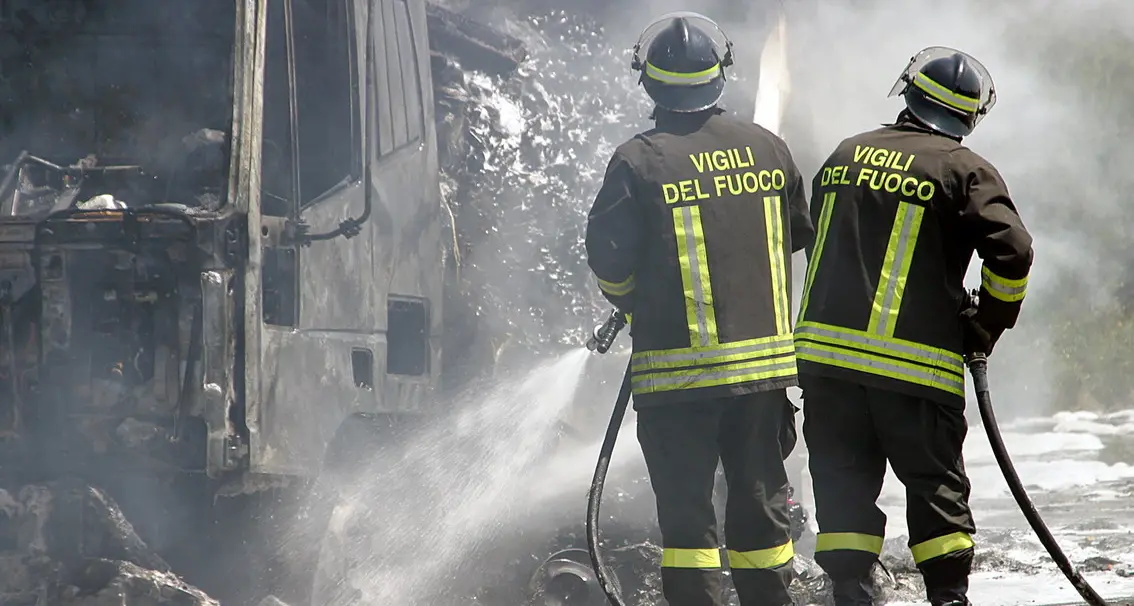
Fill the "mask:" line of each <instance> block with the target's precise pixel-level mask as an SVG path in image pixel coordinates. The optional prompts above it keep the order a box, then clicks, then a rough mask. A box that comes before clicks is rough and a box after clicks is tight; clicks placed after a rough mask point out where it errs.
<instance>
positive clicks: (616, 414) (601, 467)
mask: <svg viewBox="0 0 1134 606" xmlns="http://www.w3.org/2000/svg"><path fill="white" fill-rule="evenodd" d="M625 326H626V315H625V314H623V313H622V312H620V311H618V310H614V311H612V312H610V317H609V318H608V319H607V321H606V322H605V323H604V324H601V325H599V326H597V327H595V330H594V333H593V334H592V336H591V338H590V339H588V340H587V349H589V350H591V351H596V352H598V353H600V354H601V353H606V352H607V351H610V346H611V345H613V344H614V339H615V338H616V337H618V333H619V332H620V331H621V330H622V328H623V327H625ZM629 404H630V365H629V363H627V365H626V372H625V373H623V375H622V387H621V388H619V390H618V399H617V400H615V401H614V410H613V411H612V412H611V413H610V423H609V424H608V425H607V426H606V436H605V437H604V438H603V440H602V447H601V448H600V449H599V456H598V463H597V464H596V465H595V475H594V478H592V479H591V490H590V492H589V493H588V495H587V551H588V552H589V554H590V556H591V566H593V567H594V570H595V576H596V577H597V580H598V583H599V587H600V588H602V592H603V594H605V595H606V599H607V601H608V602H610V603H611V604H612V605H613V606H626V601H625V600H623V599H622V591H621V589H620V587H619V585H618V581H617V579H616V578H615V576H614V574H613V573H612V572H611V571H610V569H609V568H608V567H607V566H606V564H605V563H604V562H603V561H602V552H601V550H600V548H599V536H598V520H599V508H600V507H601V506H602V489H603V486H604V485H605V484H606V472H607V470H608V469H609V468H610V457H611V455H612V454H613V453H614V445H615V443H616V442H617V441H618V432H619V430H620V429H622V419H623V418H624V417H625V416H626V406H627V405H629Z"/></svg>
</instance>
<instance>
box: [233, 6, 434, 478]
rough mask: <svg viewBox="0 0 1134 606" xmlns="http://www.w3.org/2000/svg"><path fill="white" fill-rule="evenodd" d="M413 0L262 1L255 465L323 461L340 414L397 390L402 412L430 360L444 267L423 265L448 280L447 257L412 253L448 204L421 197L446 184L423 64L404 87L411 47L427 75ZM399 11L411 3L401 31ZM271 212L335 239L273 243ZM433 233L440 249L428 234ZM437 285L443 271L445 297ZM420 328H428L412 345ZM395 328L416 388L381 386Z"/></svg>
mask: <svg viewBox="0 0 1134 606" xmlns="http://www.w3.org/2000/svg"><path fill="white" fill-rule="evenodd" d="M412 4H419V2H416V1H415V2H410V3H407V2H406V0H269V2H268V14H267V33H266V39H267V42H266V48H265V56H264V62H265V63H264V96H263V99H264V101H263V129H262V132H263V143H262V150H261V162H262V177H261V196H260V201H261V202H260V203H261V208H262V213H263V215H264V216H265V217H267V219H266V220H265V226H266V228H265V230H264V231H262V234H263V233H266V234H268V235H267V236H266V237H265V240H266V242H265V245H264V247H263V249H262V255H263V260H262V280H261V284H262V287H261V291H262V300H263V303H262V311H261V314H260V315H261V317H260V318H256V319H254V321H255V322H257V323H258V324H259V325H260V327H261V333H260V342H259V348H258V349H259V359H260V366H259V368H260V372H259V375H258V376H256V377H253V376H251V375H252V374H253V373H252V372H251V371H249V372H248V375H249V376H247V377H246V394H247V396H248V403H249V406H248V407H247V409H248V418H247V419H246V421H247V424H248V427H249V430H250V434H251V435H250V449H251V451H250V460H251V467H252V470H253V471H256V472H262V473H287V474H293V473H294V474H304V475H306V474H310V473H313V472H315V471H317V470H318V468H319V465H320V463H321V461H322V456H323V453H324V451H325V448H326V445H327V444H328V443H329V442H330V440H331V438H332V437H333V435H334V433H335V431H336V430H337V429H338V427H339V425H340V424H341V423H342V422H343V421H344V420H345V419H346V418H348V417H349V416H350V415H352V414H354V413H359V412H378V411H380V410H384V409H385V408H386V407H388V406H389V404H388V403H389V402H391V401H390V400H389V398H388V397H387V395H388V394H387V392H389V390H391V389H394V395H395V396H396V397H397V398H398V399H400V401H401V402H403V403H406V405H399V404H397V401H394V403H393V406H394V408H395V409H398V410H400V409H405V408H407V407H408V408H412V403H413V402H416V401H420V400H421V399H422V398H421V394H422V390H423V389H425V388H427V387H428V385H429V382H430V379H431V376H432V374H433V371H434V368H435V366H436V365H435V364H433V363H432V358H433V353H434V349H436V348H435V347H431V346H430V344H429V339H428V337H429V336H430V335H431V334H433V333H434V331H432V330H431V329H430V326H431V324H432V323H433V322H432V314H431V299H432V298H433V294H432V292H431V289H432V286H430V285H431V284H432V283H433V280H432V279H431V278H429V277H427V276H426V275H425V274H423V272H422V270H421V264H422V262H423V261H424V262H428V263H430V264H432V263H433V262H434V261H436V270H435V271H434V270H432V269H431V270H430V271H429V272H426V273H427V274H429V275H430V276H431V275H432V274H433V273H436V274H437V275H438V276H439V275H440V263H439V262H440V257H439V256H437V257H430V255H428V254H426V255H424V257H423V256H422V255H419V254H417V253H416V251H417V250H418V249H419V248H424V249H431V248H439V246H436V244H437V243H438V242H439V235H438V234H439V231H438V226H437V225H436V223H437V219H438V217H436V216H434V215H436V214H437V213H438V212H439V204H434V207H435V208H437V209H438V210H435V211H433V212H424V213H423V212H422V211H421V210H420V209H422V208H424V207H426V206H427V205H428V200H426V196H425V194H424V193H423V192H425V191H428V188H429V187H431V186H432V188H433V190H434V191H437V178H438V177H437V172H436V158H435V153H434V152H431V151H429V152H427V151H426V149H427V148H428V149H430V150H431V149H432V147H433V141H432V124H431V112H426V110H425V108H426V107H427V106H426V102H427V101H429V100H430V99H431V95H428V94H426V93H425V91H424V90H423V89H424V87H423V86H422V84H423V83H424V85H425V87H428V85H429V81H428V79H424V80H423V78H422V77H421V76H422V72H421V70H420V69H419V71H418V73H416V74H411V76H412V78H411V79H412V84H411V85H409V86H401V83H402V81H403V79H402V77H401V76H402V69H401V67H402V64H403V59H402V57H403V56H404V58H405V60H406V61H405V62H406V63H407V64H408V65H410V66H411V67H412V66H418V67H419V68H420V67H424V69H425V70H427V69H428V65H427V64H426V65H425V66H420V58H421V56H422V54H421V52H420V51H421V50H422V49H425V52H427V48H428V47H427V46H418V45H417V44H415V41H414V40H413V38H412V37H411V36H410V33H411V32H410V29H411V28H410V25H411V24H410V20H409V14H410V11H409V7H410V6H411V5H412ZM398 5H401V6H402V7H404V8H405V10H404V11H403V13H402V14H403V15H405V17H404V19H403V23H404V29H405V32H404V33H403V32H402V31H401V29H402V27H401V26H400V25H399V22H398V15H399V13H398V11H397V10H396V9H397V8H398ZM420 8H421V10H420V12H421V15H422V16H421V21H420V22H419V23H420V25H421V32H420V35H421V38H420V42H421V43H422V45H424V44H425V43H426V40H425V38H424V36H425V32H424V5H423V4H422V5H421V7H420ZM387 16H388V17H389V21H390V23H387V19H386V18H387ZM387 28H388V29H387ZM375 30H377V31H378V32H381V33H378V34H372V33H371V32H373V31H375ZM403 40H405V41H406V42H405V47H404V49H403V48H401V47H400V46H399V43H400V42H402V41H403ZM391 51H393V53H392V55H391V54H390V53H391ZM399 53H404V55H403V54H399ZM425 56H426V57H427V56H428V55H427V54H426V55H425ZM388 58H389V59H390V60H388ZM391 70H394V71H391ZM424 73H425V74H426V78H427V77H428V72H427V71H425V72H424ZM395 75H396V76H397V78H396V79H397V82H398V84H399V87H398V88H396V89H395V88H394V87H393V81H394V79H395V78H394V76H395ZM395 90H396V94H397V95H398V96H397V97H396V99H394V98H393V95H392V93H393V92H394V91H395ZM387 100H389V101H390V102H388V103H387ZM411 116H412V117H413V119H411V118H410V117H411ZM427 119H428V120H430V122H427ZM410 123H413V125H414V126H413V127H412V128H410V127H409V126H408V125H409V124H410ZM427 124H428V126H429V128H428V129H427V128H426V125H427ZM430 158H432V162H433V164H432V167H430V166H429V163H428V161H429V159H430ZM429 173H432V174H429ZM431 184H432V185H431ZM432 199H433V201H434V202H437V199H436V194H434V195H433V196H432ZM272 217H278V218H286V219H287V220H288V221H289V222H291V223H292V224H293V225H295V224H298V225H301V226H303V229H304V230H306V232H307V234H309V235H316V236H319V235H326V236H328V237H326V238H321V237H316V238H314V239H311V240H310V241H308V242H303V240H302V238H301V239H300V241H299V242H295V241H288V240H287V239H286V238H279V237H274V235H275V234H272V229H271V228H269V227H267V226H268V225H269V224H271V223H272V221H271V218H272ZM359 217H365V218H366V219H367V220H366V221H365V222H362V223H361V224H360V225H356V227H357V228H356V229H353V230H348V232H347V233H341V231H342V230H341V229H340V227H341V226H342V225H343V222H344V221H346V220H348V219H353V218H359ZM278 223H279V222H278V221H276V224H277V225H278ZM414 226H417V227H416V230H415V231H414ZM407 227H409V228H410V229H411V231H408V232H407V229H406V228H407ZM348 236H349V237H348ZM411 238H412V239H413V240H412V242H411V244H412V246H408V247H407V246H406V242H407V241H409V240H408V239H411ZM403 239H406V240H403ZM429 240H432V241H433V242H434V246H433V247H430V246H429V244H428V243H422V241H429ZM439 252H440V251H438V254H439ZM439 292H440V285H439V280H438V281H437V298H438V300H439V296H440V295H439ZM387 295H391V296H389V297H388V296H387ZM394 295H397V296H394ZM390 318H393V320H390ZM248 320H249V321H253V319H252V318H248ZM403 333H408V336H403ZM419 333H424V337H419V338H416V339H415V338H414V335H417V334H419ZM388 337H394V338H396V340H397V341H398V343H397V344H398V345H399V346H400V347H402V348H403V349H405V350H406V352H408V355H404V356H403V355H399V356H397V357H398V360H399V362H398V363H399V364H401V365H402V366H398V365H397V364H395V365H393V366H394V368H392V370H395V371H399V372H403V373H406V374H407V375H408V376H409V381H408V382H409V385H410V386H409V387H408V388H400V387H393V386H394V385H396V384H398V383H399V382H398V381H393V382H389V381H386V380H385V375H386V374H387V373H388V372H389V371H390V370H391V368H390V366H391V365H388V364H387V363H386V357H387V350H388V349H389V347H390V343H389V339H388ZM423 341H424V342H425V345H424V346H418V347H414V344H415V343H421V342H423ZM403 342H405V343H408V345H407V344H404V343H403ZM415 353H416V354H417V355H416V358H419V360H415V355H414V354H415ZM253 381H258V384H257V385H253V384H252V382H253ZM256 393H258V394H259V397H258V400H254V397H255V394H256Z"/></svg>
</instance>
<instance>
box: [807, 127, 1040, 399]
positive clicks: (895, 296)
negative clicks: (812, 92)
mask: <svg viewBox="0 0 1134 606" xmlns="http://www.w3.org/2000/svg"><path fill="white" fill-rule="evenodd" d="M812 187H813V189H812V194H811V216H812V219H813V220H814V221H815V224H816V227H817V230H818V235H817V237H816V240H815V243H814V246H813V247H809V248H808V251H807V252H808V255H807V256H808V267H807V277H806V283H805V286H804V294H803V297H802V300H801V301H800V313H799V320H798V324H797V325H796V329H795V335H796V349H797V352H798V357H799V360H800V363H799V371H800V374H801V375H803V376H804V377H805V378H806V376H807V375H809V374H814V375H823V376H828V377H834V378H842V379H846V380H850V381H854V382H856V383H859V384H862V385H867V386H873V387H878V388H881V389H887V390H892V391H897V392H902V393H907V394H910V395H914V396H919V397H925V398H928V399H932V400H935V401H939V402H943V403H946V404H954V405H958V406H963V405H964V395H965V392H964V386H965V368H964V364H963V360H962V339H963V331H962V325H961V320H960V319H959V317H958V313H959V312H960V310H961V309H962V308H963V306H966V305H967V300H968V299H967V296H966V291H965V287H964V284H963V281H964V278H965V272H966V271H967V269H968V265H969V261H970V260H971V259H972V255H973V252H974V251H975V252H976V253H977V254H978V255H979V256H980V258H981V259H982V260H983V262H984V264H983V268H982V271H981V288H980V311H979V313H978V315H977V318H978V321H979V322H980V324H981V325H982V326H983V327H985V328H986V329H987V330H988V331H989V332H990V333H992V334H996V335H999V334H1000V333H1002V332H1003V331H1004V330H1007V329H1009V328H1012V327H1013V326H1014V325H1015V323H1016V318H1017V316H1018V315H1019V313H1020V305H1021V302H1022V301H1023V298H1024V293H1025V291H1026V288H1027V282H1028V273H1029V271H1030V268H1031V265H1032V237H1031V235H1029V234H1028V231H1027V230H1026V229H1025V227H1024V225H1023V223H1022V222H1021V220H1020V216H1019V214H1017V211H1016V207H1015V205H1014V204H1013V202H1012V199H1011V198H1010V197H1009V195H1008V189H1007V186H1006V185H1005V183H1004V180H1003V179H1002V178H1001V176H1000V174H999V173H998V172H997V171H996V169H995V168H993V166H992V165H991V164H989V163H988V161H986V160H985V159H984V158H982V157H980V156H978V155H977V154H976V153H974V152H973V151H971V150H969V149H968V148H966V147H964V146H963V145H961V144H960V143H959V142H958V141H956V140H953V139H950V138H947V137H943V136H940V135H937V134H933V133H931V132H929V131H926V130H922V129H921V128H919V127H918V126H915V125H913V124H911V123H909V122H906V121H904V120H900V121H899V122H898V123H897V124H894V125H889V126H884V127H882V128H879V129H877V130H874V131H870V132H866V133H862V134H860V135H857V136H854V137H851V138H849V139H846V140H845V141H843V142H842V143H841V144H840V145H839V147H838V148H837V149H836V150H835V151H834V153H832V154H831V156H830V158H828V159H827V162H826V163H825V164H824V165H823V167H822V168H821V169H820V170H819V173H818V174H817V175H816V176H815V180H814V182H813V186H812ZM803 384H804V389H805V391H804V395H805V396H806V380H804V381H803Z"/></svg>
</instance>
